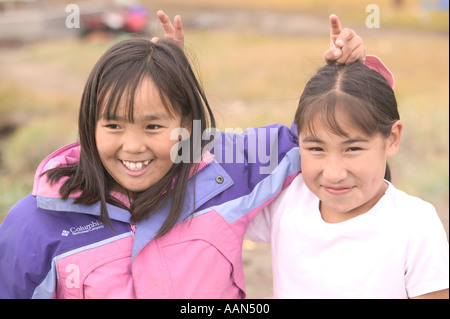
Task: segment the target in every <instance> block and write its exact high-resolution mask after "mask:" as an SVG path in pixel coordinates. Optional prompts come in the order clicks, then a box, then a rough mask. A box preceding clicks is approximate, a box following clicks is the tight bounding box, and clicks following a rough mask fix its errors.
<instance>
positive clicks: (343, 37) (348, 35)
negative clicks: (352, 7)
mask: <svg viewBox="0 0 450 319" xmlns="http://www.w3.org/2000/svg"><path fill="white" fill-rule="evenodd" d="M356 36H357V35H356V32H355V31H354V30H352V29H348V28H344V29H342V31H341V33H339V34H338V35H337V37H336V40H335V44H336V46H337V47H339V48H342V47H343V46H346V45H347V44H348V43H351V42H352V41H353V42H354V41H355V37H356ZM359 40H360V39H359ZM361 42H362V40H361Z"/></svg>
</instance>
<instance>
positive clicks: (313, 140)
mask: <svg viewBox="0 0 450 319" xmlns="http://www.w3.org/2000/svg"><path fill="white" fill-rule="evenodd" d="M302 142H303V143H318V144H324V143H325V142H324V141H322V140H321V139H319V138H317V137H314V136H308V137H305V138H304V139H302ZM365 142H369V140H368V139H365V138H362V137H355V138H351V139H348V140H345V141H344V142H342V144H353V143H365Z"/></svg>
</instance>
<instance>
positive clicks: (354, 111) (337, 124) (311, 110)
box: [296, 90, 378, 137]
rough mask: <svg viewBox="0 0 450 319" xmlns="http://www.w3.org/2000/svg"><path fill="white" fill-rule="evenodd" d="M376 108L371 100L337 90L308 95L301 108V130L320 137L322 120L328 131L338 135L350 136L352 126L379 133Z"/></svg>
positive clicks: (371, 132)
mask: <svg viewBox="0 0 450 319" xmlns="http://www.w3.org/2000/svg"><path fill="white" fill-rule="evenodd" d="M372 109H373V107H371V106H370V103H367V102H364V101H362V100H361V99H359V98H357V97H354V96H351V95H349V94H346V93H343V92H338V91H336V90H334V91H331V92H328V93H327V94H324V95H322V96H319V97H317V96H315V97H308V98H306V99H304V100H303V101H302V103H301V104H300V105H299V108H298V110H297V115H296V118H297V119H298V120H297V121H296V122H297V125H298V131H299V132H301V131H302V132H303V131H306V132H308V133H309V134H311V135H313V136H316V134H315V132H316V128H315V127H314V125H315V123H317V121H319V122H318V123H320V124H321V125H323V127H324V128H325V129H326V130H327V131H328V132H330V133H332V134H335V135H338V136H344V137H348V133H347V131H348V130H347V128H348V127H349V125H351V126H352V127H356V128H357V129H359V130H360V131H361V132H362V133H364V134H365V135H367V136H373V135H375V134H376V133H377V132H378V124H377V121H376V120H375V117H374V116H373V114H372V112H371V110H372Z"/></svg>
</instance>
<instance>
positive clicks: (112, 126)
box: [106, 124, 120, 130]
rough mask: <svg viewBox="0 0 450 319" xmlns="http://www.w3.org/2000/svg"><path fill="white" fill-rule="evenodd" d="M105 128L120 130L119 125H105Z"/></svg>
mask: <svg viewBox="0 0 450 319" xmlns="http://www.w3.org/2000/svg"><path fill="white" fill-rule="evenodd" d="M106 127H107V128H109V129H112V130H118V129H120V125H119V124H107V125H106Z"/></svg>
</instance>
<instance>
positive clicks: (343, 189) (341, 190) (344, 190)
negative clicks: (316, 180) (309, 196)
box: [323, 186, 353, 195]
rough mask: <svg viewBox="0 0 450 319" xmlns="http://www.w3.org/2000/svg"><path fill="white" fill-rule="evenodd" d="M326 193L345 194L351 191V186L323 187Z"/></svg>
mask: <svg viewBox="0 0 450 319" xmlns="http://www.w3.org/2000/svg"><path fill="white" fill-rule="evenodd" d="M323 188H324V189H325V190H326V191H327V192H328V193H330V194H333V195H345V194H347V193H349V192H351V191H352V189H353V187H328V186H324V187H323Z"/></svg>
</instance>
